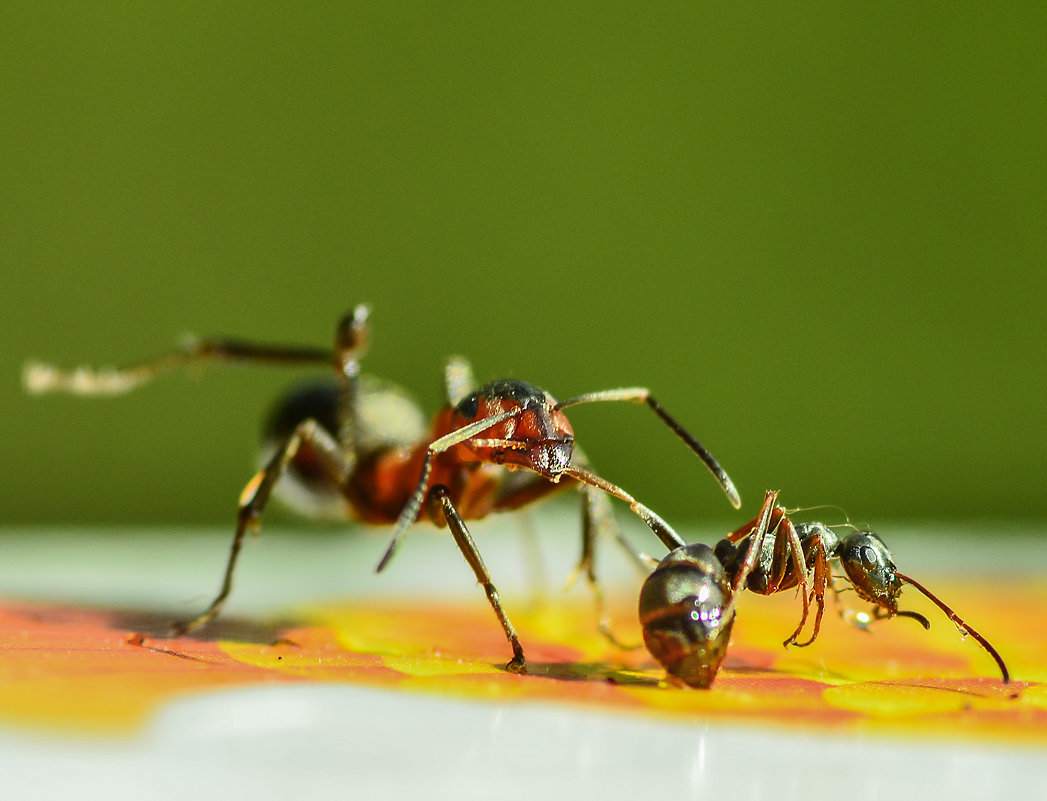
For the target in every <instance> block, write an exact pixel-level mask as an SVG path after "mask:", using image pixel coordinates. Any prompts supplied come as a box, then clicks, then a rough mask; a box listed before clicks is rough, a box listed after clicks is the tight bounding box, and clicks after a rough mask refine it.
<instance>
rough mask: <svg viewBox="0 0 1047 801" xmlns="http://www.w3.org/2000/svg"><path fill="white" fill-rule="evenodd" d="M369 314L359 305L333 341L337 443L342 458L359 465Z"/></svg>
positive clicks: (341, 326)
mask: <svg viewBox="0 0 1047 801" xmlns="http://www.w3.org/2000/svg"><path fill="white" fill-rule="evenodd" d="M369 313H370V310H369V309H368V307H367V306H364V305H360V306H357V307H356V308H355V309H353V310H352V311H351V312H349V314H347V315H345V316H344V317H343V318H342V319H341V320H340V321H339V323H338V328H337V329H336V330H335V337H334V354H335V364H336V365H337V369H338V385H339V398H338V442H339V444H340V446H341V450H342V453H343V454H346V455H347V456H348V457H349V458H350V459H352V460H353V461H354V462H355V461H356V443H357V442H359V440H360V431H359V426H360V414H359V404H360V358H361V357H362V356H363V354H364V351H365V350H367V343H368V340H369V339H370V331H369V329H368V325H367V316H368V314H369Z"/></svg>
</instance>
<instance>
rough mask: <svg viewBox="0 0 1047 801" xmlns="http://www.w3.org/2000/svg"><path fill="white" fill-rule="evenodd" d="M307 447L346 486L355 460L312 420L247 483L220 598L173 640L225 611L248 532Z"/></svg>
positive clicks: (176, 631) (180, 629)
mask: <svg viewBox="0 0 1047 801" xmlns="http://www.w3.org/2000/svg"><path fill="white" fill-rule="evenodd" d="M303 443H306V444H308V445H309V446H310V447H311V448H312V449H313V450H314V451H315V452H316V453H317V454H318V456H319V457H320V462H321V463H322V464H323V465H324V468H325V469H326V470H327V471H328V473H329V474H330V476H331V479H332V481H334V482H335V483H336V485H337V486H342V485H343V484H344V483H345V481H346V480H347V478H348V477H349V475H350V473H351V472H352V468H353V464H352V462H353V460H352V458H351V457H348V456H346V455H345V454H343V453H342V451H341V449H340V448H339V446H338V443H337V442H335V440H334V438H333V437H331V435H330V434H328V433H327V432H326V431H325V430H324V429H323V428H322V427H321V426H320V424H319V423H317V422H316V421H315V420H312V419H309V420H305V421H303V422H301V423H299V424H298V427H297V428H296V429H295V432H294V434H292V435H291V437H290V439H288V441H287V443H286V444H285V445H284V447H283V448H281V449H279V450H277V452H276V453H275V454H273V457H272V458H271V459H270V460H269V463H268V464H267V465H266V466H265V467H264V468H262V470H260V471H259V472H258V473H256V474H255V476H254V477H253V478H252V479H251V480H250V481H249V482H247V486H246V487H244V491H243V492H242V493H241V494H240V503H239V508H238V513H237V525H236V534H235V535H234V536H233V544H232V547H231V548H230V551H229V559H228V561H227V563H226V567H225V575H224V577H223V579H222V587H221V589H220V590H219V591H218V595H216V596H215V599H214V600H213V601H212V602H211V605H210V606H208V607H207V610H206V611H205V612H204V613H203V614H202V615H200V616H199V617H196V618H194V619H193V620H189V621H186V622H185V623H179V624H176V625H175V626H174V628H173V629H172V631H171V635H172V636H175V637H177V636H180V635H182V634H187V633H189V632H190V631H193V630H195V629H198V628H200V627H201V626H204V625H206V624H207V623H209V622H210V621H212V620H213V619H214V618H215V616H216V615H218V613H219V612H220V611H221V610H222V606H223V605H224V604H225V601H226V599H227V598H228V597H229V593H230V592H231V591H232V589H233V572H234V571H235V569H236V561H237V558H238V557H239V556H240V549H241V548H242V547H243V542H244V535H245V534H246V533H247V531H248V529H254V528H257V526H258V523H259V521H260V520H261V517H262V512H263V511H264V509H265V506H266V504H267V503H268V502H269V497H270V495H272V492H273V487H274V486H275V484H276V482H277V480H278V479H279V478H280V475H281V474H282V473H283V471H284V470H285V469H286V468H287V465H288V464H290V462H291V460H292V459H294V457H295V454H296V453H297V452H298V449H299V448H300V447H301V446H302V444H303Z"/></svg>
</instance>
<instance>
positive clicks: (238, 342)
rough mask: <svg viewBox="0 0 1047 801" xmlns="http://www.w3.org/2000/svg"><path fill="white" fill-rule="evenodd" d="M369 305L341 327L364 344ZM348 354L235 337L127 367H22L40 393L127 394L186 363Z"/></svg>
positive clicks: (305, 360) (319, 361)
mask: <svg viewBox="0 0 1047 801" xmlns="http://www.w3.org/2000/svg"><path fill="white" fill-rule="evenodd" d="M367 315H368V308H367V306H364V305H360V306H357V307H356V308H355V309H354V310H353V311H352V312H350V313H349V314H347V315H346V316H345V318H344V319H343V321H342V324H341V326H340V327H339V331H340V336H341V332H342V331H344V330H346V329H353V331H354V332H355V333H356V335H357V337H358V339H359V344H358V345H357V347H358V349H362V344H363V343H364V342H365V340H366V321H367ZM341 355H342V354H341V353H340V352H338V351H337V350H336V352H332V351H330V350H327V349H325V348H314V347H310V346H308V345H278V344H269V343H259V342H247V341H245V340H242V339H235V338H231V337H208V338H206V339H190V340H189V341H188V342H187V343H186V344H184V345H183V346H182V347H180V348H177V349H176V350H172V351H168V352H167V353H162V354H160V355H159V356H154V357H153V358H151V359H145V360H143V361H140V362H134V363H132V364H128V365H125V366H123V367H103V368H100V369H92V368H90V367H76V368H73V369H63V368H61V367H55V366H54V365H50V364H42V363H40V362H28V363H27V364H26V365H25V367H24V368H23V370H22V384H23V385H24V386H25V388H26V390H27V391H28V392H31V393H33V394H34V395H38V394H42V393H45V392H69V393H71V394H74V395H121V394H123V393H125V392H130V391H131V390H133V389H136V388H137V387H139V386H141V385H142V384H145V383H147V382H149V381H152V380H153V379H154V378H157V377H159V376H161V375H164V374H166V373H170V372H173V371H174V370H177V369H179V368H181V367H186V366H188V365H190V364H193V363H196V362H201V363H208V362H227V363H230V364H268V365H279V366H287V367H297V366H300V365H317V366H325V367H330V366H331V364H332V362H334V363H335V364H336V365H337V366H342V364H343V363H342V362H339V361H338V357H339V356H341Z"/></svg>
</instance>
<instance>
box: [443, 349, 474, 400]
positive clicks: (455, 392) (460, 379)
mask: <svg viewBox="0 0 1047 801" xmlns="http://www.w3.org/2000/svg"><path fill="white" fill-rule="evenodd" d="M444 386H445V387H446V390H447V404H448V405H449V406H451V408H454V407H455V406H457V405H458V404H459V403H461V402H462V401H463V400H465V399H466V398H467V397H468V396H469V393H470V392H472V391H473V390H474V389H476V379H475V378H473V368H472V367H471V366H470V365H469V362H468V361H466V360H465V359H464V358H463V357H462V356H452V357H451V358H450V359H448V360H447V364H445V365H444Z"/></svg>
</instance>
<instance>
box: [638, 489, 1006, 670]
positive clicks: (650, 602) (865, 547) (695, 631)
mask: <svg viewBox="0 0 1047 801" xmlns="http://www.w3.org/2000/svg"><path fill="white" fill-rule="evenodd" d="M777 500H778V493H777V492H776V491H770V492H768V493H767V494H766V496H765V499H764V503H763V507H762V508H761V510H760V513H759V514H758V515H757V516H756V517H755V518H753V519H752V520H750V521H749V522H748V523H746V524H745V525H744V526H742V527H740V528H738V529H737V530H735V531H733V532H731V533H730V534H728V535H727V537H726V538H724V539H722V540H720V542H718V543H717V544H716V546H715V548H710V547H709V546H707V545H703V544H701V543H694V544H692V545H685V546H683V547H681V548H676V549H674V550H673V551H671V552H670V553H669V555H668V556H666V557H665V558H664V559H663V560H662V561H661V562H660V563H659V564H658V566H657V568H655V570H654V572H652V573H651V575H650V576H648V577H647V579H646V581H645V582H644V584H643V587H642V588H641V590H640V603H639V615H640V625H641V626H642V628H643V638H644V643H645V644H646V646H647V649H648V650H649V651H650V652H651V654H652V655H653V656H654V657H655V659H657V660H658V662H659V663H661V665H662V666H663V667H664V668H665V669H666V671H667V672H668V673H669V676H670V679H671V680H672V681H674V682H682V683H683V684H687V685H690V686H691V687H697V688H700V689H705V688H708V687H709V686H710V685H711V684H712V682H713V679H714V678H715V677H716V673H717V671H718V670H719V667H720V663H721V662H722V661H723V658H724V655H725V654H726V651H727V645H728V642H729V640H730V636H731V627H732V626H733V625H734V604H735V600H736V599H737V597H738V594H739V593H740V592H742V591H743V590H745V589H749V590H751V591H753V592H756V593H759V594H761V595H771V594H773V593H776V592H781V591H784V590H788V589H791V588H793V587H797V588H798V589H799V591H800V592H801V593H802V595H803V614H802V617H801V619H800V624H799V625H798V626H797V627H796V630H795V631H794V632H793V633H792V635H790V637H789V638H788V639H787V640H786V641H785V643H784V644H785V645H786V646H789V645H793V644H795V645H797V646H801V647H803V646H807V645H810V644H811V643H813V642H814V641H815V639H816V638H817V636H818V631H819V629H820V626H821V621H822V611H823V609H824V606H825V590H826V587H828V588H830V589H832V591H833V593H834V594H836V595H837V596H838V595H839V593H840V592H841V590H840V589H839V588H838V587H837V584H836V578H837V577H835V576H833V575H832V564H831V563H832V561H833V560H837V561H838V562H839V563H840V565H841V566H842V568H843V570H844V573H845V574H846V578H847V579H848V580H849V581H850V583H851V585H852V586H853V588H854V591H855V593H857V595H858V597H859V598H861V599H862V600H863V601H867V602H869V603H871V604H873V609H872V612H871V613H866V612H860V613H856V612H853V611H845V610H843V609H842V608H841V616H842V617H843V618H844V620H846V621H847V622H849V623H851V624H852V625H854V626H856V627H858V628H861V629H863V630H868V628H869V625H870V623H872V622H873V621H874V620H880V619H883V618H891V617H909V618H912V619H914V620H916V621H917V622H919V623H920V624H921V625H922V626H923V627H924V628H925V629H929V628H930V626H931V624H930V622H929V621H928V620H927V618H925V617H924V616H923V615H921V614H919V613H918V612H910V611H905V610H899V609H898V596H899V594H900V593H901V591H902V585H903V584H910V585H911V586H913V587H915V588H916V589H917V590H919V591H920V592H921V593H923V594H924V595H925V596H926V597H927V598H929V599H930V600H931V601H932V602H933V603H934V604H935V605H936V606H937V607H938V608H939V609H941V610H942V611H943V612H944V613H945V614H946V616H947V617H948V618H949V620H951V621H952V622H953V623H955V624H956V626H957V627H959V628H960V629H962V630H963V631H964V632H966V633H967V634H970V635H971V636H972V637H973V638H974V639H975V640H976V641H977V642H978V644H979V645H981V646H982V648H984V649H985V651H986V652H987V653H988V654H989V655H990V656H991V657H992V658H993V660H995V662H996V665H997V667H999V669H1000V673H1001V674H1002V676H1003V683H1004V684H1008V683H1010V680H1011V677H1010V673H1009V672H1008V670H1007V666H1006V665H1005V664H1004V662H1003V659H1002V658H1001V657H1000V655H999V653H998V652H997V651H996V649H995V648H994V647H993V646H992V644H991V643H989V641H988V640H986V639H985V638H984V637H983V636H982V635H981V634H979V633H978V632H977V631H975V630H974V629H973V628H972V627H971V626H969V625H968V624H967V623H965V622H964V621H963V620H962V619H961V618H960V617H959V615H957V614H956V613H955V612H954V611H953V610H952V609H950V608H949V607H948V606H946V604H945V603H943V602H942V601H941V600H940V599H939V598H938V597H937V596H936V595H934V594H933V593H931V592H930V591H929V590H928V589H927V588H926V587H924V586H923V585H922V584H921V583H920V582H918V581H916V579H914V578H911V577H910V576H908V575H906V574H904V573H901V572H899V571H898V569H897V568H896V567H895V564H894V559H893V557H892V556H891V554H890V552H889V551H888V550H887V546H886V545H884V543H883V540H881V539H880V538H879V537H878V536H877V535H876V534H875V533H874V532H872V531H858V530H855V531H852V532H851V533H849V534H847V535H846V536H844V537H840V536H838V535H837V534H836V533H835V532H833V530H832V529H830V528H829V527H828V526H826V525H824V524H822V523H796V524H793V523H792V521H790V520H789V518H788V516H787V512H786V510H785V509H784V508H782V507H781V506H778V505H777ZM809 586H810V589H809V590H808V587H809ZM810 600H813V601H814V603H815V606H816V607H817V611H816V614H815V618H814V623H813V631H812V632H811V635H810V637H809V638H808V639H807V640H806V641H804V642H797V638H798V637H799V636H800V633H801V632H802V631H803V628H804V626H805V625H806V622H807V618H808V611H809V601H810Z"/></svg>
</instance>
